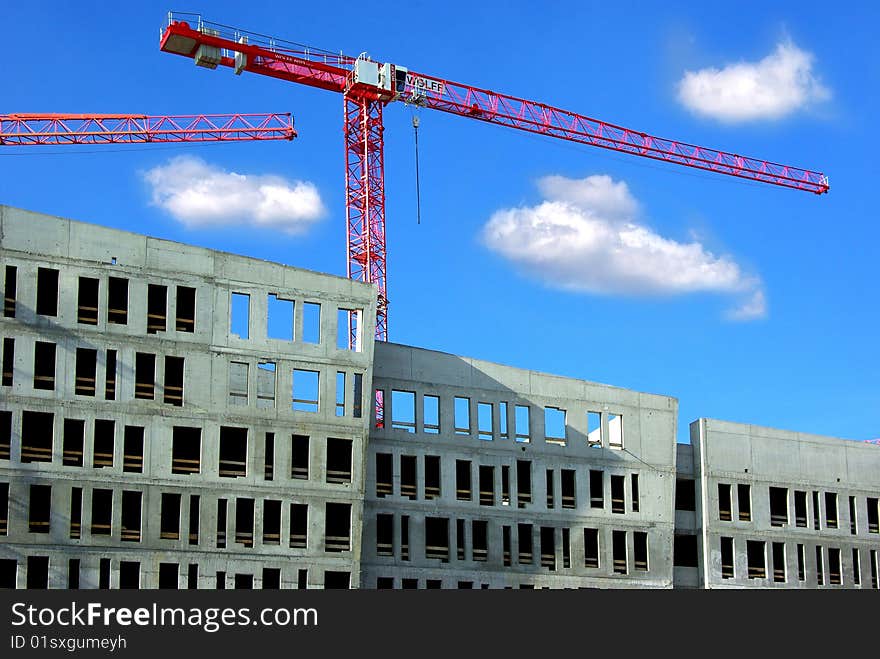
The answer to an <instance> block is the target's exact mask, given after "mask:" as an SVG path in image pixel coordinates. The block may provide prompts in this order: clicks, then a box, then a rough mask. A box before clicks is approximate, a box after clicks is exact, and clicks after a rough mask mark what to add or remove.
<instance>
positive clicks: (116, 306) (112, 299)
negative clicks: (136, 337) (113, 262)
mask: <svg viewBox="0 0 880 659" xmlns="http://www.w3.org/2000/svg"><path fill="white" fill-rule="evenodd" d="M107 322H108V323H110V324H112V325H127V324H128V279H122V278H121V277H110V278H109V279H108V280H107Z"/></svg>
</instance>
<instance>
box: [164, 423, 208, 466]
mask: <svg viewBox="0 0 880 659" xmlns="http://www.w3.org/2000/svg"><path fill="white" fill-rule="evenodd" d="M171 444H172V446H171V473H172V474H184V475H188V474H198V473H200V472H201V469H202V464H201V456H202V429H201V428H191V427H188V426H174V429H173V430H172V435H171Z"/></svg>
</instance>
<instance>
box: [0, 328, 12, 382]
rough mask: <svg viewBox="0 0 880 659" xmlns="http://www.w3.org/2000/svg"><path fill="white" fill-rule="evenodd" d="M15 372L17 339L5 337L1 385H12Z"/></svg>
mask: <svg viewBox="0 0 880 659" xmlns="http://www.w3.org/2000/svg"><path fill="white" fill-rule="evenodd" d="M14 373H15V339H13V338H10V337H5V338H4V339H3V369H2V379H0V386H4V387H11V386H12V376H13V374H14Z"/></svg>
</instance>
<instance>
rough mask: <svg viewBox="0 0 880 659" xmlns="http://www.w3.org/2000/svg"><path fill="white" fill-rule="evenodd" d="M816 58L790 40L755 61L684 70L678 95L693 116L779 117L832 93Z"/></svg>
mask: <svg viewBox="0 0 880 659" xmlns="http://www.w3.org/2000/svg"><path fill="white" fill-rule="evenodd" d="M813 60H814V57H813V55H812V54H811V53H809V52H807V51H805V50H801V49H800V48H798V47H797V46H796V45H795V44H794V43H792V42H791V41H784V42H782V43H779V44H777V46H776V50H775V51H774V52H772V53H771V54H769V55H767V57H765V58H764V59H762V60H760V61H758V62H738V63H736V64H728V65H727V66H725V67H724V68H721V69H716V68H706V69H700V70H699V71H686V72H685V74H684V77H683V78H682V79H681V80H680V81H679V83H678V99H679V101H680V102H681V103H682V104H684V105H685V106H686V107H687V108H689V109H690V110H692V111H693V112H695V113H696V114H699V115H703V116H706V117H711V118H713V119H719V120H721V121H726V122H731V123H733V122H742V121H754V120H760V119H779V118H781V117H784V116H786V115H788V114H791V113H792V112H794V111H796V110H798V109H801V108H804V107H806V106H808V105H809V104H811V103H814V102H818V101H824V100H827V99H829V98H830V97H831V91H830V90H829V89H828V88H827V87H825V86H823V85H822V83H821V82H820V81H819V79H818V78H817V77H816V75H815V74H814V73H813Z"/></svg>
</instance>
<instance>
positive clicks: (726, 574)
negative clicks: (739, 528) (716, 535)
mask: <svg viewBox="0 0 880 659" xmlns="http://www.w3.org/2000/svg"><path fill="white" fill-rule="evenodd" d="M733 577H734V572H733V538H725V537H722V538H721V578H722V579H733Z"/></svg>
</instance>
